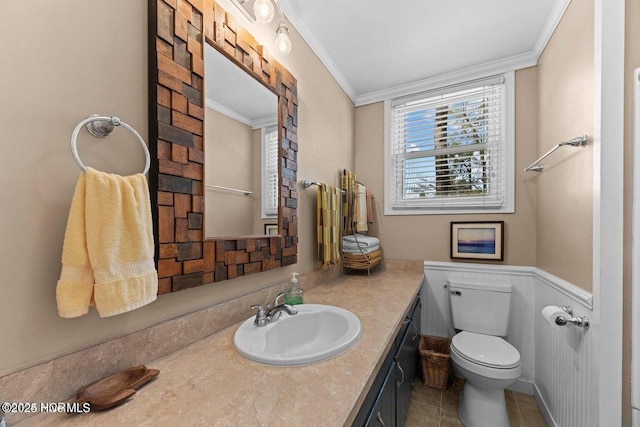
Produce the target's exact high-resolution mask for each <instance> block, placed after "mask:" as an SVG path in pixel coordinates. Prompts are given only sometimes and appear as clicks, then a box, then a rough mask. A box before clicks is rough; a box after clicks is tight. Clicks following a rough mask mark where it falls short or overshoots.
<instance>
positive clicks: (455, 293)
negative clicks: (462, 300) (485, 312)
mask: <svg viewBox="0 0 640 427" xmlns="http://www.w3.org/2000/svg"><path fill="white" fill-rule="evenodd" d="M449 292H451V295H462V292H460V291H449Z"/></svg>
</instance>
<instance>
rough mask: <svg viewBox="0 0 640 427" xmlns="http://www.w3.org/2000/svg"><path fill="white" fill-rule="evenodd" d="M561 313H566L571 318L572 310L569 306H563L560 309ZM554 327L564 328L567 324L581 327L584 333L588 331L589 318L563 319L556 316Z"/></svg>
mask: <svg viewBox="0 0 640 427" xmlns="http://www.w3.org/2000/svg"><path fill="white" fill-rule="evenodd" d="M560 308H561V309H562V311H564V312H566V313H567V314H568V315H569V316H573V308H572V307H571V306H570V305H563V306H562V307H560ZM555 322H556V325H559V326H565V325H566V324H567V323H570V324H572V325H575V326H578V327H582V328H584V330H585V331H588V330H589V318H588V317H587V316H577V317H564V316H558V317H556V320H555Z"/></svg>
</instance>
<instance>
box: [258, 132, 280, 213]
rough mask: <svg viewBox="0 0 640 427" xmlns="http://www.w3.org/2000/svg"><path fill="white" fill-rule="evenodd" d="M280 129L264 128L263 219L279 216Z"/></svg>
mask: <svg viewBox="0 0 640 427" xmlns="http://www.w3.org/2000/svg"><path fill="white" fill-rule="evenodd" d="M278 143H279V141H278V127H277V126H269V127H266V128H262V218H274V217H277V216H278V162H279V161H280V150H279V144H278Z"/></svg>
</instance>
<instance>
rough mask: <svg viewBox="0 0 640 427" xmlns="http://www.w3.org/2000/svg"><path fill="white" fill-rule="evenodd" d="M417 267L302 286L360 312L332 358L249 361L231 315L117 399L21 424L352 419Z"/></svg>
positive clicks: (319, 299)
mask: <svg viewBox="0 0 640 427" xmlns="http://www.w3.org/2000/svg"><path fill="white" fill-rule="evenodd" d="M422 276H423V273H422V271H419V270H418V271H416V270H415V269H411V270H403V269H400V271H399V270H397V269H396V268H394V269H393V270H389V269H387V270H386V271H380V272H375V273H372V274H371V277H370V278H368V277H367V275H366V274H358V275H345V276H343V277H342V278H341V279H339V280H335V281H332V282H329V283H326V284H322V285H319V286H317V287H314V288H313V289H311V290H309V291H307V292H305V302H306V303H315V304H329V305H334V306H338V307H343V308H346V309H347V310H350V311H352V312H353V313H355V314H356V315H357V316H358V317H359V319H360V322H361V324H362V336H361V338H360V340H359V341H358V343H357V344H356V345H355V346H354V347H352V348H351V349H349V350H347V351H346V352H344V353H342V354H340V355H338V356H336V357H334V358H331V359H328V360H325V361H322V362H318V363H314V364H311V365H306V366H300V367H277V366H269V365H263V364H259V363H256V362H253V361H250V360H248V359H246V358H244V357H243V356H241V355H239V354H238V353H236V351H235V349H234V346H233V335H234V333H235V331H236V329H237V328H238V326H239V325H240V323H238V324H235V325H233V326H231V327H228V328H226V329H223V330H222V331H220V332H218V333H216V334H214V335H211V336H209V337H207V338H204V339H202V340H200V341H198V342H196V343H194V344H191V345H189V346H187V347H184V348H182V349H181V350H178V351H176V352H174V353H171V354H169V355H167V356H165V357H162V358H159V359H156V360H152V361H149V362H148V363H146V366H147V367H148V368H155V369H159V370H160V375H158V377H157V378H156V379H155V380H154V381H152V382H150V383H148V384H146V385H145V386H143V387H141V388H140V389H139V390H138V392H137V393H136V394H135V395H134V396H133V397H132V398H130V399H129V400H128V401H127V402H125V403H124V404H122V405H120V406H118V407H115V408H112V409H110V410H107V411H102V412H92V413H87V414H79V415H67V414H64V413H63V414H60V413H58V414H47V413H41V414H39V415H37V416H34V417H32V418H29V419H26V420H24V421H23V422H22V423H20V425H21V426H51V425H56V426H58V425H65V426H83V427H84V426H144V425H158V424H163V425H172V424H173V425H207V426H211V425H216V426H248V425H260V426H280V425H294V426H295V425H314V426H341V425H351V422H352V420H353V418H354V417H355V415H356V414H357V412H358V409H359V407H360V405H361V402H362V400H363V399H364V397H365V396H366V393H367V391H368V390H369V387H370V384H371V381H373V379H374V377H375V374H376V373H377V371H378V369H379V364H380V363H382V360H381V359H382V358H383V356H384V355H385V354H386V352H387V350H388V349H389V348H390V347H391V345H392V344H393V338H394V337H395V334H396V333H397V331H399V329H400V326H401V324H402V322H403V320H404V316H405V314H406V313H407V311H408V310H409V306H410V304H411V302H412V300H413V297H414V296H415V295H416V293H417V292H418V290H419V288H420V285H421V284H422ZM256 302H257V303H260V302H262V301H256Z"/></svg>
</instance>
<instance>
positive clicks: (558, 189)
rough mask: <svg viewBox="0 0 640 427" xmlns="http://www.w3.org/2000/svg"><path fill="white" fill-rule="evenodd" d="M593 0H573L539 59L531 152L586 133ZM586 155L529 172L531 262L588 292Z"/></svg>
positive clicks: (567, 155) (557, 158)
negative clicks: (533, 207)
mask: <svg viewBox="0 0 640 427" xmlns="http://www.w3.org/2000/svg"><path fill="white" fill-rule="evenodd" d="M593 22H594V5H593V0H582V1H572V2H571V3H570V5H569V7H568V8H567V10H566V12H565V14H564V16H563V18H562V20H561V22H560V24H559V25H558V27H557V28H556V30H555V32H554V34H553V36H552V37H551V40H550V41H549V43H548V44H547V46H546V48H545V49H544V52H543V53H542V55H541V56H540V59H539V60H538V83H539V101H538V122H539V126H538V155H542V154H544V153H546V152H547V151H548V150H549V149H551V148H553V146H555V145H556V144H557V143H558V142H560V141H565V140H568V139H571V138H573V137H576V136H578V135H583V134H587V135H589V136H591V135H592V134H593V123H594V104H593V90H594V80H593V78H594V77H593V76H594V74H593V72H594V71H593V70H594V68H593V67H594V54H593V46H594V44H593V43H594V32H593V28H594V27H593ZM592 154H593V152H592V145H591V141H589V143H588V145H587V147H586V148H572V147H562V148H560V149H559V150H558V151H556V152H555V153H553V154H552V155H551V156H549V157H548V158H547V159H546V160H545V161H544V165H545V169H544V172H543V173H541V174H538V175H535V173H533V172H532V173H531V178H530V182H531V185H534V186H535V187H536V189H537V194H538V196H537V198H538V209H537V219H536V230H537V233H536V240H537V255H536V258H537V267H539V268H541V269H543V270H545V271H547V272H549V273H551V274H554V275H556V276H558V277H561V278H563V279H565V280H567V281H569V282H571V283H573V284H574V285H576V286H579V287H581V288H583V289H585V290H587V291H591V288H592V269H593V255H592V252H593V205H592V204H593V178H592V175H593V155H592Z"/></svg>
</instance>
